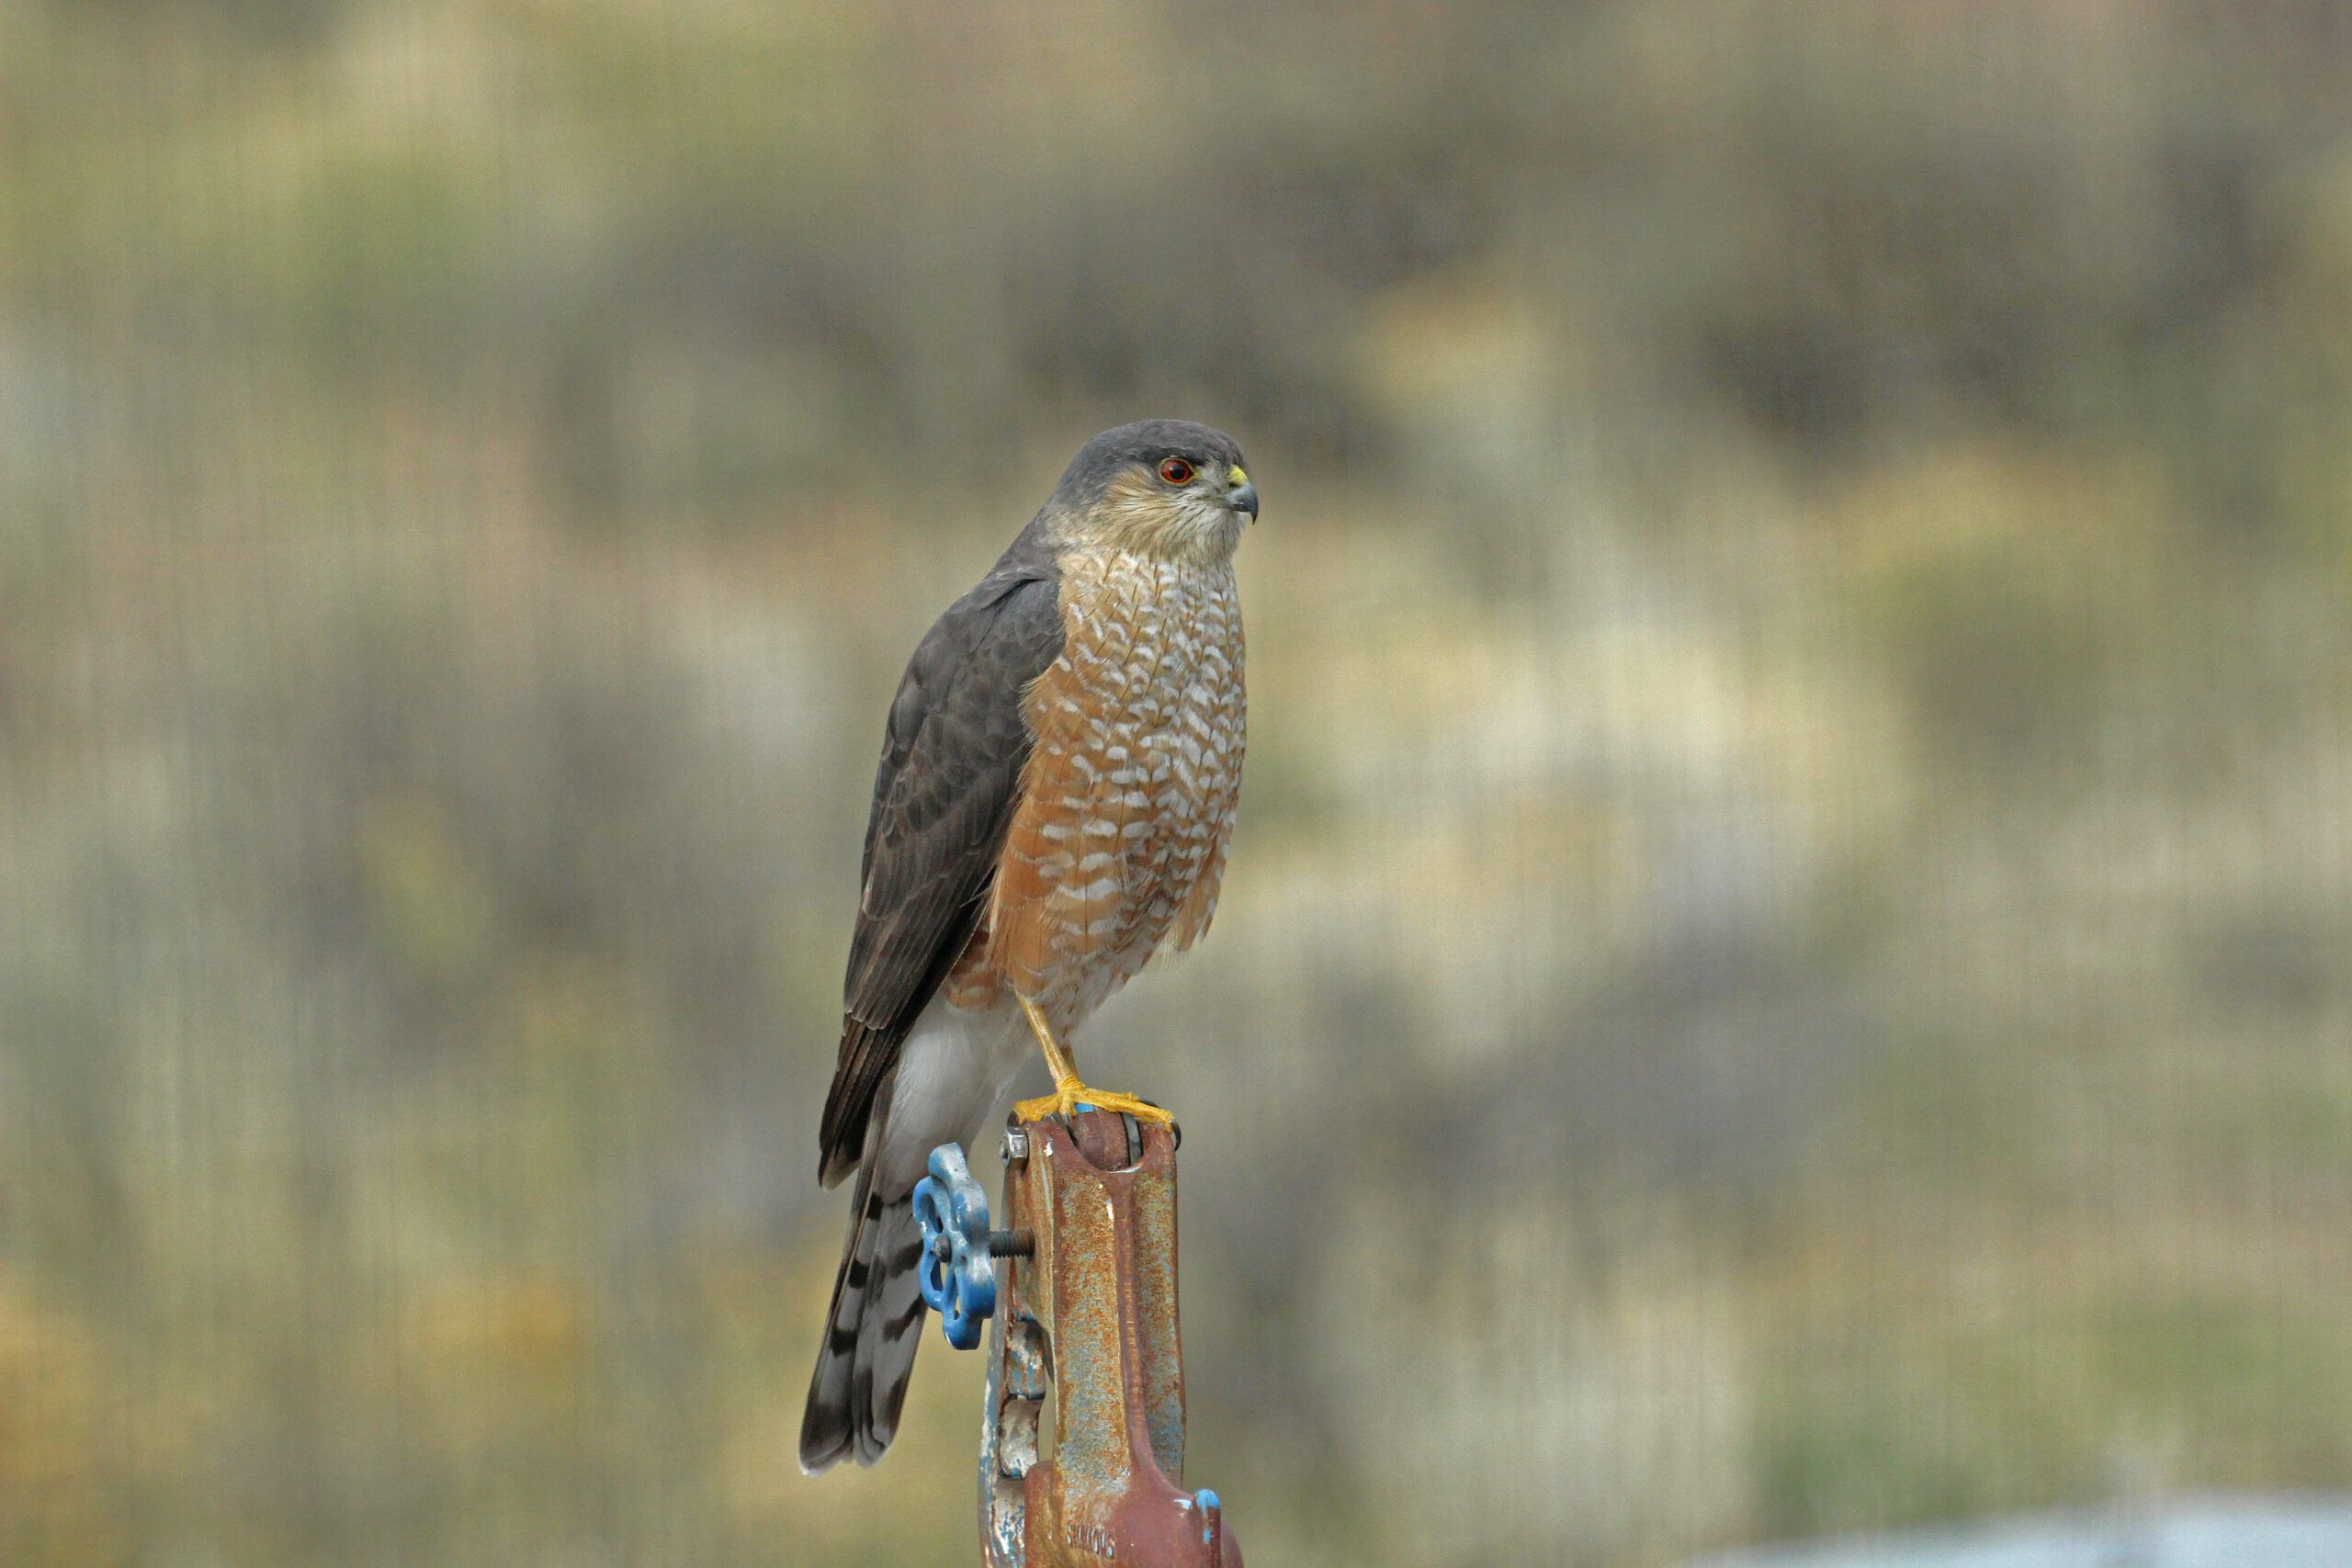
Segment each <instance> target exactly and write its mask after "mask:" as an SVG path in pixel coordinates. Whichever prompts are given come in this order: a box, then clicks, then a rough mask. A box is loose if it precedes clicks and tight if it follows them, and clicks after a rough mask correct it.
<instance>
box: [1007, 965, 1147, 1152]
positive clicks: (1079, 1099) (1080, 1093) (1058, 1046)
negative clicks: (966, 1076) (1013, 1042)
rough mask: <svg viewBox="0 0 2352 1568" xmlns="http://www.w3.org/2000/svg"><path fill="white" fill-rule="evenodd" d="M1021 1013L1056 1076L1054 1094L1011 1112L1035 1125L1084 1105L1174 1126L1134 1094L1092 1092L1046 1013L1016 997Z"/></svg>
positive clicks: (1026, 1102)
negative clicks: (1083, 1081)
mask: <svg viewBox="0 0 2352 1568" xmlns="http://www.w3.org/2000/svg"><path fill="white" fill-rule="evenodd" d="M1014 999H1015V1000H1017V1001H1019V1002H1020V1004H1021V1010H1022V1012H1023V1014H1024V1015H1026V1016H1027V1018H1028V1020H1029V1027H1030V1028H1031V1029H1034V1030H1035V1031H1036V1032H1037V1048H1038V1049H1039V1050H1041V1051H1043V1052H1044V1053H1045V1054H1046V1066H1047V1067H1048V1068H1050V1069H1051V1070H1052V1072H1053V1075H1054V1092H1053V1093H1051V1094H1049V1095H1046V1097H1045V1098H1044V1099H1042V1100H1022V1101H1020V1102H1019V1103H1018V1104H1016V1105H1014V1106H1013V1108H1012V1113H1013V1114H1014V1115H1015V1116H1018V1117H1020V1118H1021V1120H1023V1122H1035V1121H1037V1120H1039V1119H1040V1118H1043V1117H1046V1116H1068V1115H1069V1114H1070V1112H1072V1111H1075V1110H1077V1109H1078V1108H1079V1107H1080V1106H1081V1105H1091V1106H1093V1107H1094V1108H1095V1109H1096V1110H1097V1111H1125V1112H1126V1113H1127V1114H1128V1115H1130V1116H1132V1117H1134V1118H1135V1119H1136V1121H1138V1122H1158V1123H1159V1125H1161V1126H1163V1127H1168V1126H1172V1125H1174V1124H1175V1121H1176V1118H1174V1117H1173V1116H1170V1114H1169V1113H1168V1112H1167V1111H1162V1110H1161V1109H1159V1107H1158V1106H1157V1105H1150V1104H1147V1103H1146V1102H1144V1101H1143V1100H1137V1099H1136V1097H1135V1096H1134V1095H1132V1094H1121V1093H1119V1092H1118V1091H1116V1090H1115V1089H1089V1088H1087V1087H1086V1086H1085V1085H1084V1084H1082V1083H1080V1082H1079V1081H1078V1068H1077V1067H1076V1066H1073V1065H1072V1064H1071V1062H1070V1059H1069V1052H1067V1051H1065V1050H1063V1049H1062V1043H1061V1042H1060V1041H1058V1040H1057V1039H1055V1038H1054V1030H1053V1025H1051V1024H1049V1023H1047V1022H1046V1015H1045V1013H1044V1012H1043V1011H1042V1010H1039V1008H1038V1006H1037V1004H1036V1003H1035V1002H1033V1001H1031V1000H1030V999H1029V998H1027V997H1023V996H1020V995H1019V994H1018V993H1016V994H1015V998H1014Z"/></svg>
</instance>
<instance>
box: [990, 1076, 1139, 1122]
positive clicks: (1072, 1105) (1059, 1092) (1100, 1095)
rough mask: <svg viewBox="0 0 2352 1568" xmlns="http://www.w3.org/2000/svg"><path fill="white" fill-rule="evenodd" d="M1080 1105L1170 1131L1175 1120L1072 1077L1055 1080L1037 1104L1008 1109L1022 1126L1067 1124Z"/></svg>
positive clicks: (1022, 1103)
mask: <svg viewBox="0 0 2352 1568" xmlns="http://www.w3.org/2000/svg"><path fill="white" fill-rule="evenodd" d="M1081 1105H1089V1106H1092V1107H1093V1108H1094V1109H1095V1110H1097V1111H1125V1112H1126V1114H1128V1115H1130V1116H1132V1117H1134V1118H1135V1119H1136V1121H1138V1122H1150V1123H1152V1124H1153V1125H1154V1126H1158V1127H1172V1126H1174V1125H1175V1124H1176V1118H1175V1117H1174V1116H1172V1115H1170V1113H1169V1112H1167V1111H1162V1110H1161V1109H1160V1108H1159V1106H1157V1105H1154V1104H1152V1103H1151V1102H1150V1101H1149V1100H1137V1099H1136V1097H1135V1096H1134V1095H1132V1094H1122V1093H1120V1092H1119V1091H1118V1090H1117V1089H1089V1088H1087V1087H1086V1085H1084V1084H1082V1083H1080V1082H1079V1081H1078V1079H1077V1078H1076V1077H1067V1078H1058V1079H1057V1080H1055V1083H1054V1092H1053V1093H1051V1094H1049V1095H1046V1096H1044V1097H1043V1098H1042V1099H1038V1100H1021V1101H1020V1102H1018V1103H1017V1104H1015V1105H1014V1106H1013V1108H1012V1113H1013V1115H1015V1116H1017V1117H1019V1118H1020V1119H1021V1120H1022V1121H1023V1122H1038V1121H1043V1120H1044V1119H1045V1118H1046V1117H1048V1116H1059V1117H1062V1118H1064V1119H1065V1120H1067V1119H1068V1118H1069V1117H1070V1116H1072V1115H1075V1114H1076V1113H1077V1111H1078V1108H1079V1107H1080V1106H1081Z"/></svg>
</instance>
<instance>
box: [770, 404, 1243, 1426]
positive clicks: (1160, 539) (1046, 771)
mask: <svg viewBox="0 0 2352 1568" xmlns="http://www.w3.org/2000/svg"><path fill="white" fill-rule="evenodd" d="M1257 515H1258V492H1257V491H1256V490H1255V489H1254V488H1253V487H1252V486H1251V485H1250V476H1249V474H1248V473H1247V472H1245V471H1244V470H1243V468H1242V466H1241V449H1240V448H1239V447H1238V446H1235V445H1234V443H1233V440H1232V438H1231V437H1230V436H1227V435H1225V434H1221V433H1220V432H1217V431H1215V430H1211V429H1210V428H1208V427H1207V426H1206V425H1201V424H1191V423H1185V422H1183V421H1181V420H1149V421H1147V422H1145V423H1141V424H1129V425H1122V426H1121V427H1120V428H1118V429H1116V430H1111V431H1105V432H1104V433H1103V434H1101V435H1098V436H1096V437H1095V438H1094V439H1093V440H1091V441H1090V442H1088V443H1087V444H1086V445H1085V446H1082V447H1080V449H1079V454H1078V456H1077V457H1075V458H1074V459H1072V460H1071V463H1070V466H1069V471H1068V472H1067V473H1065V474H1063V475H1062V478H1061V482H1060V483H1059V484H1057V485H1056V486H1055V487H1054V493H1053V494H1052V495H1051V496H1050V497H1049V498H1047V500H1046V504H1045V506H1044V508H1043V509H1042V510H1041V511H1039V512H1038V513H1037V515H1036V517H1035V519H1033V520H1032V521H1031V522H1030V524H1029V525H1028V526H1027V527H1026V528H1023V530H1022V531H1021V535H1020V536H1019V537H1018V538H1016V539H1014V540H1013V541H1012V547H1010V548H1009V549H1007V550H1006V551H1005V552H1004V555H1003V557H1002V558H1001V559H1000V560H999V561H998V562H997V563H996V566H995V567H994V568H993V569H992V570H990V571H989V574H988V575H987V576H986V577H983V578H982V579H980V581H979V583H978V586H976V587H975V588H973V590H972V591H971V592H968V593H967V594H965V595H964V596H963V597H962V598H961V599H958V600H957V601H956V603H955V604H952V605H950V606H949V607H948V609H947V613H946V614H945V615H942V616H940V617H939V620H938V623H937V624H936V625H934V626H933V627H932V628H931V630H930V632H929V633H928V634H926V635H925V636H924V637H923V639H922V645H921V646H920V647H918V648H917V649H915V654H914V658H913V659H912V660H910V661H909V662H908V665H907V672H906V675H905V677H904V678H903V679H902V680H900V681H899V694H898V696H897V698H896V699H895V700H893V701H892V703H891V705H890V719H889V726H888V730H887V732H886V733H885V736H884V739H883V743H882V765H881V767H880V769H879V771H878V772H877V773H876V775H875V780H874V810H873V816H872V818H870V819H869V820H868V822H867V824H866V829H865V872H864V880H865V891H864V895H863V897H861V898H860V899H859V901H858V908H857V930H856V932H855V934H854V936H853V937H852V938H851V941H850V954H849V977H848V980H847V982H846V984H845V987H844V993H845V994H844V997H843V1002H842V1011H843V1017H842V1045H841V1060H840V1065H839V1066H838V1067H837V1068H836V1070H835V1072H834V1075H833V1087H832V1092H831V1094H830V1095H828V1096H827V1097H826V1100H825V1119H824V1126H823V1131H822V1140H823V1147H824V1163H823V1166H822V1170H821V1174H822V1179H823V1181H824V1183H825V1185H826V1186H828V1187H831V1186H832V1185H834V1184H835V1183H837V1182H839V1181H840V1180H841V1179H842V1178H843V1177H845V1176H847V1175H848V1174H849V1173H850V1172H851V1171H852V1170H853V1169H854V1170H855V1171H856V1172H857V1188H856V1198H855V1201H854V1204H853V1206H852V1208H851V1211H850V1223H849V1238H848V1240H847V1242H846V1243H845V1244H844V1245H843V1247H842V1264H841V1273H840V1275H839V1277H838V1278H837V1279H835V1280H834V1281H833V1302H832V1308H831V1312H830V1313H829V1314H827V1317H826V1320H825V1342H824V1346H823V1348H822V1349H820V1351H819V1353H818V1356H817V1371H816V1375H815V1376H814V1377H813V1378H811V1379H810V1380H809V1410H808V1414H807V1416H805V1417H804V1418H803V1420H802V1422H801V1427H800V1463H801V1466H802V1468H804V1469H806V1470H808V1471H809V1472H817V1471H820V1470H823V1469H825V1468H827V1467H828V1466H830V1465H831V1464H833V1463H835V1462H836V1461H840V1460H842V1459H846V1458H850V1457H852V1456H854V1457H855V1458H856V1459H857V1461H858V1462H860V1463H861V1464H871V1463H873V1462H874V1461H876V1460H877V1459H879V1458H881V1457H882V1454H883V1451H884V1450H887V1449H888V1447H889V1446H890V1439H891V1438H892V1437H893V1436H894V1435H896V1433H897V1431H898V1427H899V1407H900V1406H901V1405H902V1404H904V1403H905V1401H906V1394H907V1378H908V1375H909V1374H910V1372H911V1371H913V1369H914V1359H915V1346H916V1343H917V1340H918V1338H919V1337H920V1336H921V1334H922V1320H923V1305H922V1296H921V1295H920V1294H919V1293H918V1292H917V1289H916V1283H915V1258H916V1253H917V1249H918V1247H919V1236H918V1232H917V1230H916V1228H915V1221H914V1214H913V1211H912V1208H911V1207H910V1202H909V1198H910V1194H911V1192H912V1191H913V1190H914V1185H915V1183H916V1182H917V1181H918V1180H920V1179H922V1175H923V1170H924V1165H925V1162H926V1160H927V1159H928V1158H929V1156H930V1153H931V1151H932V1149H933V1148H934V1147H936V1146H937V1145H940V1144H943V1143H946V1142H949V1141H951V1140H953V1141H956V1142H958V1143H969V1142H970V1141H971V1140H972V1139H973V1138H974V1137H976V1136H977V1135H978V1133H979V1131H980V1129H981V1127H982V1126H983V1125H984V1124H985V1123H986V1122H987V1121H988V1118H989V1113H990V1111H993V1110H994V1108H995V1107H996V1104H997V1102H998V1101H999V1100H1001V1098H1002V1096H1003V1094H1004V1091H1005V1089H1006V1088H1007V1087H1008V1086H1009V1085H1010V1084H1011V1082H1012V1076H1013V1074H1014V1072H1015V1071H1016V1070H1018V1068H1019V1067H1020V1066H1021V1063H1022V1062H1023V1060H1024V1059H1025V1057H1026V1055H1027V1045H1028V1042H1029V1041H1030V1040H1031V1039H1032V1038H1033V1037H1034V1038H1035V1041H1036V1043H1037V1044H1038V1046H1039V1048H1041V1049H1042V1050H1043V1051H1044V1052H1045V1055H1046V1064H1047V1066H1049V1067H1051V1068H1052V1070H1053V1075H1054V1093H1053V1094H1052V1095H1050V1096H1048V1097H1047V1098H1046V1099H1044V1100H1025V1101H1023V1103H1022V1104H1021V1105H1020V1106H1019V1107H1018V1110H1019V1111H1020V1113H1021V1114H1022V1115H1023V1117H1024V1118H1031V1117H1036V1116H1043V1115H1046V1114H1050V1113H1053V1112H1056V1111H1060V1112H1062V1113H1065V1114H1067V1113H1068V1112H1069V1110H1070V1109H1071V1107H1072V1106H1074V1105H1075V1104H1077V1103H1078V1102H1080V1101H1085V1102H1088V1103H1091V1104H1094V1105H1099V1106H1103V1107H1105V1108H1108V1109H1113V1110H1121V1111H1133V1112H1134V1113H1135V1114H1136V1115H1137V1116H1141V1117H1146V1118H1148V1119H1150V1120H1153V1121H1157V1122H1165V1121H1167V1120H1168V1117H1167V1115H1166V1114H1165V1113H1164V1112H1162V1111H1159V1110H1157V1109H1156V1108H1154V1107H1152V1106H1150V1105H1148V1104H1146V1103H1145V1102H1143V1101H1141V1100H1136V1099H1135V1098H1134V1097H1133V1096H1131V1095H1125V1094H1117V1093H1113V1092H1110V1091H1106V1090H1103V1089H1090V1088H1088V1087H1087V1086H1086V1085H1084V1084H1082V1083H1080V1081H1079V1078H1078V1073H1077V1069H1076V1068H1075V1066H1073V1065H1072V1063H1071V1060H1070V1056H1069V1048H1068V1044H1067V1042H1068V1041H1069V1038H1070V1036H1071V1035H1072V1034H1073V1033H1074V1032H1076V1031H1077V1030H1078V1028H1079V1027H1080V1025H1081V1024H1083V1023H1084V1022H1085V1021H1086V1020H1087V1019H1088V1017H1090V1016H1091V1014H1092V1013H1093V1011H1094V1010H1095V1009H1096V1008H1098V1007H1100V1006H1102V1005H1103V1000H1104V998H1107V997H1109V996H1110V995H1111V993H1112V992H1114V991H1115V990H1117V989H1118V988H1119V987H1121V986H1123V985H1125V983H1126V982H1127V980H1128V979H1130V978H1131V977H1132V976H1134V975H1135V973H1136V971H1137V970H1138V969H1141V968H1142V967H1143V966H1144V964H1145V962H1146V961H1147V960H1148V959H1149V958H1150V957H1151V956H1152V954H1153V953H1157V952H1159V950H1160V949H1161V948H1163V947H1166V948H1170V949H1174V950H1182V949H1183V948H1186V947H1189V946H1191V945H1192V944H1193V942H1195V941H1196V940H1198V938H1199V937H1200V935H1201V933H1202V932H1204V931H1206V930H1208V925H1209V918H1210V916H1211V915H1213V914H1214V913H1216V891H1217V882H1218V879H1219V877H1220V876H1221V875H1222V874H1223V872H1224V870H1225V853H1226V844H1227V839H1228V837H1229V836H1230V834H1231V832H1232V829H1233V811H1234V803H1235V800H1236V798H1237V797H1238V794H1239V791H1240V786H1241V746H1242V722H1243V707H1244V700H1243V695H1242V682H1241V604H1240V600H1239V599H1238V596H1237V595H1236V593H1235V591H1234V583H1233V547H1234V545H1235V543H1236V542H1237V541H1238V538H1239V537H1240V533H1241V525H1242V522H1243V520H1244V519H1245V518H1251V519H1254V518H1255V517H1256V516H1257Z"/></svg>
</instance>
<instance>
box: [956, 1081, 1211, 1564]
mask: <svg viewBox="0 0 2352 1568" xmlns="http://www.w3.org/2000/svg"><path fill="white" fill-rule="evenodd" d="M1073 1123H1074V1124H1073V1125H1071V1126H1064V1125H1063V1124H1062V1123H1061V1122H1057V1121H1045V1122H1026V1123H1023V1125H1022V1126H1021V1127H1020V1128H1018V1129H1017V1130H1016V1131H1015V1133H1014V1134H1013V1135H1012V1139H1010V1140H1009V1144H1010V1145H1011V1148H1012V1157H1011V1158H1009V1159H1008V1161H1007V1164H1006V1167H1005V1178H1004V1185H1005V1192H1004V1205H1003V1208H1004V1213H1003V1222H1002V1223H1003V1224H1005V1225H1007V1226H1008V1227H1012V1228H1014V1229H1019V1230H1025V1231H1028V1232H1030V1233H1031V1235H1033V1236H1034V1238H1035V1246H1034V1250H1033V1251H1032V1253H1031V1254H1030V1255H1029V1256H1026V1257H1022V1258H1003V1259H1001V1260H1000V1261H999V1263H998V1265H997V1268H998V1269H999V1287H998V1303H997V1312H996V1317H995V1320H994V1324H993V1325H992V1328H991V1330H990V1333H989V1371H988V1399H987V1404H986V1407H985V1411H984V1416H983V1424H982V1428H981V1441H980V1450H981V1451H980V1475H979V1482H980V1497H979V1503H980V1539H981V1545H982V1549H983V1552H984V1555H985V1558H986V1561H987V1562H988V1563H989V1568H1047V1565H1059V1568H1102V1565H1105V1564H1114V1563H1125V1564H1129V1565H1130V1568H1135V1565H1141V1568H1240V1563H1241V1550H1240V1548H1239V1546H1238V1545H1237V1544H1236V1543H1235V1541H1234V1540H1233V1537H1232V1534H1231V1532H1230V1531H1229V1530H1227V1529H1226V1527H1225V1521H1224V1517H1223V1510H1222V1508H1221V1507H1220V1506H1218V1504H1217V1501H1216V1495H1215V1494H1214V1493H1209V1492H1201V1493H1197V1494H1195V1493H1192V1492H1187V1491H1185V1490H1184V1489H1183V1486H1182V1481H1183V1474H1184V1367H1183V1348H1182V1343H1181V1341H1180V1339H1179V1337H1178V1333H1177V1323H1176V1144H1175V1139H1174V1137H1173V1136H1172V1134H1170V1132H1169V1130H1168V1129H1166V1128H1164V1127H1153V1126H1148V1125H1141V1124H1138V1123H1136V1122H1135V1121H1133V1120H1132V1119H1131V1118H1128V1117H1124V1116H1118V1115H1114V1114H1112V1113H1110V1112H1107V1111H1085V1112H1081V1113H1080V1115H1078V1116H1077V1117H1075V1118H1073ZM1024 1145H1025V1146H1024ZM1048 1401H1050V1402H1051V1404H1052V1416H1053V1419H1052V1432H1053V1443H1052V1445H1051V1451H1050V1452H1049V1453H1043V1454H1041V1453H1040V1451H1039V1443H1038V1433H1039V1423H1040V1418H1041V1416H1043V1415H1044V1414H1045V1412H1046V1404H1047V1402H1048Z"/></svg>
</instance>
